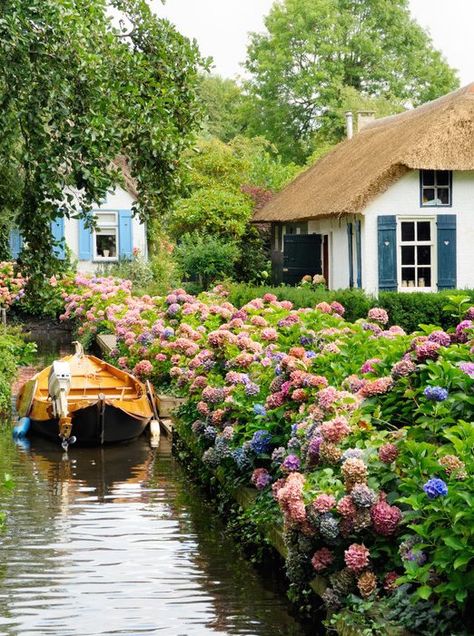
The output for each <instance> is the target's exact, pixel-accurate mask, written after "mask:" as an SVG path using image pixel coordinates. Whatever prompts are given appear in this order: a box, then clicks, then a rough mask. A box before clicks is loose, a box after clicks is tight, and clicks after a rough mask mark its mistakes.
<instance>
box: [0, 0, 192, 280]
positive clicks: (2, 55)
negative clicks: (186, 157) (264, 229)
mask: <svg viewBox="0 0 474 636" xmlns="http://www.w3.org/2000/svg"><path fill="white" fill-rule="evenodd" d="M0 4H1V20H0V69H1V71H0V164H1V165H5V166H8V167H9V169H10V170H12V171H13V172H14V173H15V174H17V175H19V178H20V180H21V185H20V188H19V192H20V205H19V210H18V215H17V222H18V225H19V227H20V229H21V232H22V234H23V237H24V239H25V243H26V245H27V246H28V247H27V248H26V249H25V250H24V253H23V254H22V261H23V266H24V267H26V268H27V271H28V272H29V274H30V277H31V280H40V278H41V275H42V274H48V270H49V272H51V270H52V269H54V267H55V263H54V257H53V256H52V254H51V246H52V242H53V239H52V236H51V230H50V224H51V221H52V220H53V219H54V218H56V217H58V216H67V217H70V216H76V217H79V216H82V217H84V218H86V219H88V221H89V222H91V219H90V217H89V214H88V213H89V211H90V210H91V208H92V206H93V204H94V202H97V201H100V200H102V199H103V198H105V195H106V193H107V191H108V190H109V189H111V188H112V187H113V186H114V185H115V184H116V183H117V180H118V179H119V178H120V175H119V174H118V173H117V170H116V169H115V168H114V165H113V163H112V162H113V160H114V159H115V158H116V157H117V155H119V154H125V155H126V156H127V157H128V158H129V161H130V165H131V170H132V173H133V175H134V176H135V178H136V180H137V185H138V192H139V194H138V202H137V206H136V212H137V213H138V214H139V215H140V217H141V218H142V219H143V220H145V219H147V220H151V221H152V220H153V219H154V218H156V217H157V216H159V215H160V214H163V213H164V211H165V210H166V209H168V208H169V206H170V204H171V201H172V200H173V198H174V197H175V196H176V194H177V192H178V191H179V189H180V186H181V177H180V173H179V170H178V163H179V162H178V159H179V156H180V154H181V152H182V150H183V149H184V148H185V147H186V146H187V145H188V144H189V141H190V133H191V131H192V130H193V128H194V127H195V126H196V123H197V121H198V120H199V117H200V108H199V106H198V99H197V89H198V85H199V75H198V72H199V68H200V67H201V65H202V64H203V61H202V59H201V57H200V55H199V52H198V49H197V47H196V45H195V44H192V43H191V42H189V40H187V39H186V38H184V37H183V36H181V35H180V34H179V33H177V32H176V31H175V29H174V28H173V27H172V25H171V24H170V23H169V22H167V21H165V20H160V19H158V18H156V17H155V16H154V15H153V14H152V13H151V11H150V9H149V7H148V5H147V3H146V2H145V0H112V2H110V3H109V2H107V0H1V2H0ZM110 6H111V7H113V8H114V9H116V10H117V11H119V12H120V13H119V15H120V17H121V21H120V23H119V25H118V26H114V24H113V16H111V15H110V11H109V9H110Z"/></svg>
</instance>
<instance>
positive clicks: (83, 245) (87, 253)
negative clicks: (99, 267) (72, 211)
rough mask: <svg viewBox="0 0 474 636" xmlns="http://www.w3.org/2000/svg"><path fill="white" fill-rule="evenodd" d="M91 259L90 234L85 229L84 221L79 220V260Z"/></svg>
mask: <svg viewBox="0 0 474 636" xmlns="http://www.w3.org/2000/svg"><path fill="white" fill-rule="evenodd" d="M91 259H92V232H91V231H90V229H89V228H87V227H86V224H85V221H84V219H79V260H80V261H90V260H91Z"/></svg>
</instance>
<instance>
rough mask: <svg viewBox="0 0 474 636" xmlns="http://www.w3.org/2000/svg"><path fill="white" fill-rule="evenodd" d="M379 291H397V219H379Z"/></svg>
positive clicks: (393, 216) (384, 217)
mask: <svg viewBox="0 0 474 636" xmlns="http://www.w3.org/2000/svg"><path fill="white" fill-rule="evenodd" d="M377 229H378V232H377V234H378V264H379V290H380V291H397V287H398V283H397V219H396V217H395V215H390V216H379V217H377Z"/></svg>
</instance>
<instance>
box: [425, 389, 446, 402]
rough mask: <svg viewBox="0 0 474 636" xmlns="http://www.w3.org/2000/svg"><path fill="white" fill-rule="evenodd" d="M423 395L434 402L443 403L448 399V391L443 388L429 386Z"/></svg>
mask: <svg viewBox="0 0 474 636" xmlns="http://www.w3.org/2000/svg"><path fill="white" fill-rule="evenodd" d="M423 395H424V396H425V397H426V398H428V400H433V402H443V401H444V400H446V398H447V397H448V391H447V390H446V389H443V387H441V386H427V387H426V389H425V390H424V391H423Z"/></svg>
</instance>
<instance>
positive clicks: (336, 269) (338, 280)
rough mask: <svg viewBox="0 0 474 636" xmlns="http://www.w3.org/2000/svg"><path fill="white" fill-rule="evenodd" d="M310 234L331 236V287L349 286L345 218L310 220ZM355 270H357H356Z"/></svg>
mask: <svg viewBox="0 0 474 636" xmlns="http://www.w3.org/2000/svg"><path fill="white" fill-rule="evenodd" d="M308 234H323V235H324V234H327V235H328V236H329V263H328V269H329V281H327V282H328V287H329V289H344V288H346V287H349V250H348V245H347V223H346V220H345V219H342V220H338V219H315V220H313V221H309V222H308ZM354 271H355V270H354Z"/></svg>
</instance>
